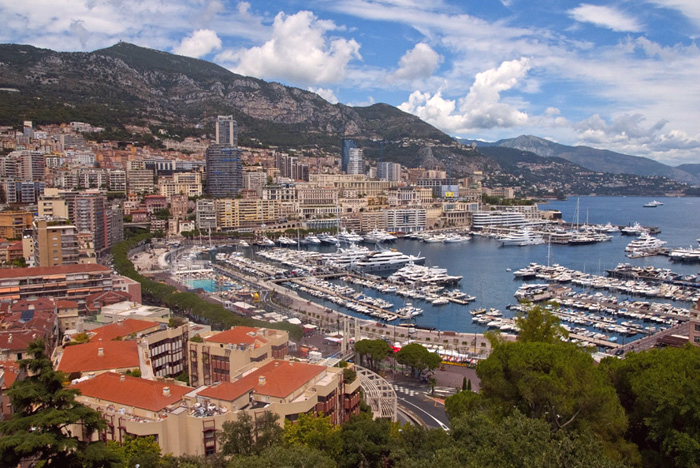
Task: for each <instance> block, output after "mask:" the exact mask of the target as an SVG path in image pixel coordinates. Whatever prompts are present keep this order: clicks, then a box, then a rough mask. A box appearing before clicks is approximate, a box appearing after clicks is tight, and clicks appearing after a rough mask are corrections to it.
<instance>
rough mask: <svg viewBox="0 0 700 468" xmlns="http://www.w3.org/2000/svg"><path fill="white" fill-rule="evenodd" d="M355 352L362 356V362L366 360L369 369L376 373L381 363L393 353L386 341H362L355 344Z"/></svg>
mask: <svg viewBox="0 0 700 468" xmlns="http://www.w3.org/2000/svg"><path fill="white" fill-rule="evenodd" d="M355 352H356V353H357V354H359V355H360V361H361V362H362V361H363V359H365V358H366V360H367V367H369V368H370V369H371V370H372V371H375V372H376V371H377V370H378V367H379V363H380V362H381V361H382V360H383V359H386V357H387V356H388V355H389V353H390V352H391V347H390V346H389V344H388V343H387V342H386V341H384V340H360V341H358V342H357V343H355Z"/></svg>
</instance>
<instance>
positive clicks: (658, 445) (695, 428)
mask: <svg viewBox="0 0 700 468" xmlns="http://www.w3.org/2000/svg"><path fill="white" fill-rule="evenodd" d="M691 326H692V325H691ZM601 367H602V368H603V370H604V371H606V372H607V373H608V375H609V376H610V378H611V380H612V382H613V385H614V386H615V388H616V390H617V394H618V395H619V397H620V401H621V403H622V406H623V407H624V408H625V411H626V413H627V415H628V417H629V422H630V424H629V430H628V433H627V435H628V438H629V439H630V440H631V441H632V442H634V443H636V444H637V445H638V446H639V448H640V450H641V453H642V457H643V458H644V462H645V463H644V464H645V465H646V466H668V467H695V466H698V465H700V372H699V371H700V348H697V347H694V346H687V347H685V348H667V349H663V350H660V349H655V350H651V351H645V352H640V353H629V354H627V356H626V357H625V359H623V360H621V359H615V358H610V359H606V360H604V361H603V362H602V363H601Z"/></svg>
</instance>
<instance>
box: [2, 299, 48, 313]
mask: <svg viewBox="0 0 700 468" xmlns="http://www.w3.org/2000/svg"><path fill="white" fill-rule="evenodd" d="M21 310H35V311H51V312H52V311H54V310H56V304H55V303H54V300H53V299H52V298H48V297H38V298H36V299H20V300H19V301H17V302H15V303H14V304H12V311H13V312H15V311H21Z"/></svg>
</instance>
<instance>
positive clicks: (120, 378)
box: [119, 374, 126, 382]
mask: <svg viewBox="0 0 700 468" xmlns="http://www.w3.org/2000/svg"><path fill="white" fill-rule="evenodd" d="M125 380H126V375H124V374H122V375H121V377H119V381H120V382H124V381H125Z"/></svg>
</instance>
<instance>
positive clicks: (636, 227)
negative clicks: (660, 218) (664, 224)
mask: <svg viewBox="0 0 700 468" xmlns="http://www.w3.org/2000/svg"><path fill="white" fill-rule="evenodd" d="M645 232H648V230H647V229H646V228H645V227H644V226H642V225H641V224H639V223H634V224H633V225H632V226H625V227H623V228H622V229H620V234H622V235H623V236H641V235H642V233H645Z"/></svg>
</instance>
